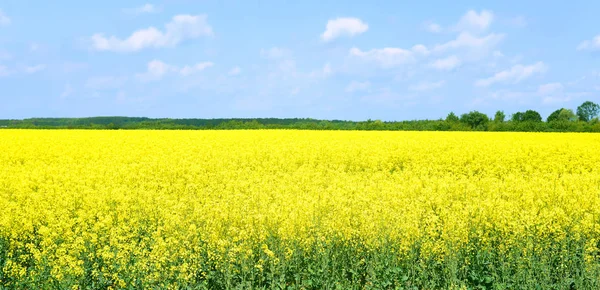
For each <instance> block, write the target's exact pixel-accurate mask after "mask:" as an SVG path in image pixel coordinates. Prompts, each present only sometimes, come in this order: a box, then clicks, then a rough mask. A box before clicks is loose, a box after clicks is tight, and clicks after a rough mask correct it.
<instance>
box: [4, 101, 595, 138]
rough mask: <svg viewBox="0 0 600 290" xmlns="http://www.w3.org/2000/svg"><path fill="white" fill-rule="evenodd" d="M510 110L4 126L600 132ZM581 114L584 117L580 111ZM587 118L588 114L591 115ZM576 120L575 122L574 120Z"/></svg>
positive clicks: (566, 113)
mask: <svg viewBox="0 0 600 290" xmlns="http://www.w3.org/2000/svg"><path fill="white" fill-rule="evenodd" d="M594 105H595V104H594V103H591V102H586V103H584V104H582V105H581V106H580V107H579V108H578V115H581V114H582V112H586V113H585V116H588V117H589V119H586V120H594V118H593V117H591V116H594V114H596V115H597V111H594V108H596V107H595V106H594ZM505 117H506V115H505V114H504V112H503V111H497V112H496V114H495V115H494V122H489V118H488V116H487V115H485V114H483V113H480V112H477V111H473V112H470V113H467V114H462V115H461V117H460V118H459V117H458V116H457V115H456V114H454V112H450V113H449V114H448V115H447V117H446V118H445V119H439V120H411V121H382V120H367V121H345V120H317V119H310V118H287V119H277V118H255V119H243V118H234V119H150V118H138V117H91V118H31V119H23V120H0V128H9V129H15V128H20V129H111V130H117V129H119V130H135V129H153V130H239V129H248V130H250V129H253V130H255V129H300V130H369V131H370V130H377V131H519V132H524V131H527V132H600V125H597V123H595V122H593V121H590V122H584V121H581V122H574V121H577V120H575V119H576V118H575V116H574V115H573V111H572V110H570V109H565V108H561V109H559V110H556V111H554V112H553V113H552V114H550V116H548V119H547V122H542V117H541V116H540V114H539V113H538V112H536V111H533V110H527V111H525V112H516V113H514V114H512V116H511V119H510V120H509V121H508V122H505V121H504V119H505ZM580 117H581V116H580ZM588 117H586V118H588ZM570 123H573V124H570Z"/></svg>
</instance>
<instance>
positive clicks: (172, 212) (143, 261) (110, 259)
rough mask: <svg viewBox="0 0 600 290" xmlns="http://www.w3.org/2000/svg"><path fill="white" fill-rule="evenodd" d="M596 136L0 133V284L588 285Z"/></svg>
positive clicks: (598, 220) (596, 214) (596, 275)
mask: <svg viewBox="0 0 600 290" xmlns="http://www.w3.org/2000/svg"><path fill="white" fill-rule="evenodd" d="M599 246H600V135H594V134H551V133H540V134H537V133H466V132H465V133H461V132H365V131H362V132H358V131H353V132H350V131H348V132H332V131H77V130H64V131H63V130H47V131H43V130H39V131H34V130H31V131H28V130H2V131H0V288H8V289H40V288H41V289H71V288H73V289H107V288H111V289H122V288H130V289H150V288H170V289H204V288H209V289H228V288H244V289H247V288H269V289H288V288H289V289H302V288H303V289H324V288H328V289H356V288H368V289H369V288H372V289H382V288H384V289H385V288H387V289H389V288H392V289H440V288H441V289H466V288H474V287H479V288H482V287H483V288H488V289H515V288H517V289H600V251H599Z"/></svg>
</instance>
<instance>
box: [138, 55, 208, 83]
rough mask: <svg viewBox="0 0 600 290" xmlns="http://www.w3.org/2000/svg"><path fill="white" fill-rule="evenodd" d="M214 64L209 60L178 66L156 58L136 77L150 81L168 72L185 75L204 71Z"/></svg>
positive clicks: (160, 77) (158, 78)
mask: <svg viewBox="0 0 600 290" xmlns="http://www.w3.org/2000/svg"><path fill="white" fill-rule="evenodd" d="M213 65H214V64H213V63H212V62H208V61H207V62H199V63H196V64H194V65H186V66H183V67H177V66H174V65H170V64H167V63H164V62H162V61H160V60H156V59H155V60H152V61H150V62H149V63H148V64H147V66H146V72H144V73H140V74H137V75H136V78H137V79H138V80H140V81H144V82H148V81H157V80H160V79H162V78H163V77H164V76H166V75H168V74H178V75H180V76H183V77H185V76H189V75H192V74H195V73H198V72H200V71H203V70H205V69H206V68H209V67H211V66H213Z"/></svg>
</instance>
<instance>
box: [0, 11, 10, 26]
mask: <svg viewBox="0 0 600 290" xmlns="http://www.w3.org/2000/svg"><path fill="white" fill-rule="evenodd" d="M10 23H11V20H10V18H9V17H8V16H6V14H4V11H2V9H0V26H6V25H9V24H10Z"/></svg>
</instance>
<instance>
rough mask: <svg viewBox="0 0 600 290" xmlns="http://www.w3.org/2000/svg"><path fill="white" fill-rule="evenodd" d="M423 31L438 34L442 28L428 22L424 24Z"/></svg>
mask: <svg viewBox="0 0 600 290" xmlns="http://www.w3.org/2000/svg"><path fill="white" fill-rule="evenodd" d="M425 29H426V30H427V31H429V32H431V33H440V32H442V27H441V26H440V25H439V24H437V23H434V22H429V23H426V24H425Z"/></svg>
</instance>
